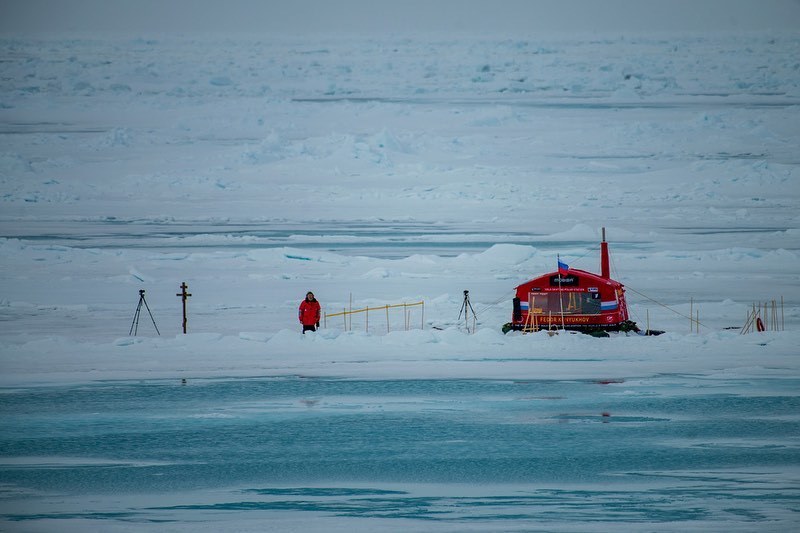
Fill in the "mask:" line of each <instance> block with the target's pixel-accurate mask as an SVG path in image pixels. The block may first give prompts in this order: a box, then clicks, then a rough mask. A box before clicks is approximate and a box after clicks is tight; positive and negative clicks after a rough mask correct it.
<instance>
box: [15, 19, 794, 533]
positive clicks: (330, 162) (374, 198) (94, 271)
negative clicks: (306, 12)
mask: <svg viewBox="0 0 800 533" xmlns="http://www.w3.org/2000/svg"><path fill="white" fill-rule="evenodd" d="M0 42H2V61H1V62H0V87H2V89H1V90H0V184H2V185H0V199H1V200H2V203H1V204H0V206H1V210H0V228H2V235H1V236H2V240H0V319H2V328H1V329H0V368H1V369H2V372H1V373H0V386H2V395H0V416H1V417H2V428H3V429H2V430H1V431H0V487H2V491H1V492H0V520H2V522H0V523H2V526H0V527H2V528H4V529H7V530H10V531H17V530H20V531H54V530H58V531H84V530H87V529H102V530H105V531H118V530H119V531H121V530H148V531H149V530H164V531H167V530H169V531H175V530H179V531H188V530H208V531H217V530H220V529H226V528H227V529H236V530H240V531H248V530H252V531H261V530H264V524H265V523H269V524H271V526H270V527H274V529H276V530H287V531H288V530H298V531H300V530H302V531H313V530H318V531H337V530H348V531H354V530H356V531H375V530H386V531H465V530H466V531H469V530H505V531H513V530H531V529H533V530H536V529H544V530H570V531H572V530H581V531H592V530H596V531H607V530H612V529H625V530H631V531H637V530H641V531H652V530H678V529H680V530H685V529H687V528H688V529H696V530H701V529H702V530H722V529H724V530H742V531H744V530H754V529H758V530H774V531H782V530H783V531H785V530H791V529H795V528H797V527H798V522H800V521H799V520H798V518H797V508H798V505H799V504H800V461H798V457H800V455H798V448H799V447H800V441H799V440H798V435H800V431H798V430H800V420H799V419H798V415H797V413H798V412H800V411H798V407H800V405H799V404H800V395H798V391H799V390H800V387H799V385H800V353H799V350H798V346H800V333H798V326H800V272H799V271H798V267H797V265H798V253H800V252H799V251H800V215H799V214H798V213H800V210H799V209H798V207H800V201H799V200H800V185H799V183H800V182H799V181H798V180H800V160H799V159H798V151H797V147H798V146H800V126H798V124H800V73H799V71H798V59H797V58H798V57H800V36H799V35H797V34H795V33H771V34H738V35H736V34H730V35H729V34H722V33H718V34H712V35H708V36H699V35H677V34H675V35H650V36H631V35H626V36H624V37H622V36H619V35H608V36H598V35H586V36H580V35H572V36H567V35H560V36H551V37H538V38H533V37H530V36H529V37H527V38H509V37H508V36H504V37H492V36H483V37H477V36H475V37H470V38H467V37H456V36H442V37H440V38H431V37H425V38H422V37H416V38H408V37H391V36H386V37H381V38H377V37H347V38H345V37H341V36H338V37H335V38H323V37H321V36H318V37H315V38H314V39H300V38H296V39H293V38H269V39H267V38H261V39H259V38H255V37H253V38H248V37H243V36H241V35H238V36H230V37H220V36H216V37H205V38H200V37H196V36H195V37H185V38H178V37H136V38H128V37H116V38H111V37H96V36H95V37H92V38H88V37H87V38H76V37H70V38H67V37H60V36H51V37H47V38H43V37H42V38H33V37H10V36H6V37H4V38H3V39H2V41H0ZM601 227H606V228H607V232H608V237H609V241H610V248H611V254H612V274H613V277H614V278H615V279H618V280H619V281H621V282H622V283H624V284H625V286H626V288H627V289H628V292H627V298H628V302H629V306H630V310H631V313H632V315H633V318H634V320H636V321H637V322H638V323H639V324H640V325H644V323H645V321H646V319H647V317H648V316H649V320H650V322H651V325H652V327H653V328H655V329H660V330H665V331H666V332H667V333H665V334H664V335H661V336H658V337H644V336H637V335H631V336H625V335H619V336H614V337H612V338H609V339H595V338H592V337H588V336H583V335H573V334H563V333H562V334H559V335H555V336H548V335H547V334H545V333H541V334H530V335H522V334H519V333H512V334H509V335H503V334H502V333H501V328H502V325H503V324H504V323H505V322H508V321H509V319H510V315H511V298H512V296H513V289H514V287H516V286H517V285H519V284H520V283H522V282H524V281H527V280H528V279H531V278H532V277H534V276H536V275H539V274H542V273H545V272H549V271H552V270H555V266H556V256H557V254H558V255H559V256H560V257H561V258H563V259H565V260H566V261H567V262H568V263H569V265H570V266H571V267H573V268H581V269H585V270H589V271H593V272H596V271H599V252H598V242H599V240H600V228H601ZM184 281H185V282H186V283H187V284H188V286H189V292H190V293H192V296H191V297H190V298H189V300H188V302H187V306H188V313H189V317H188V331H189V333H188V334H187V335H183V334H181V329H180V328H181V319H182V317H181V307H180V298H178V297H177V296H176V293H177V292H180V287H179V286H180V284H181V283H182V282H184ZM140 289H145V290H146V299H147V302H148V304H149V307H150V309H151V310H152V314H153V317H154V319H155V321H156V323H157V325H158V327H159V329H160V331H161V335H160V336H159V335H157V334H156V332H155V330H154V328H153V324H152V323H151V322H150V317H149V316H148V315H146V314H142V316H141V318H140V322H139V325H138V335H137V336H129V335H128V331H129V328H130V327H131V325H132V324H131V320H132V318H133V315H134V311H135V309H136V305H137V300H138V291H139V290H140ZM308 290H312V291H314V293H315V294H316V296H317V298H318V299H319V300H320V301H321V303H322V305H323V308H324V310H325V311H327V312H329V313H336V312H339V311H341V310H343V309H346V308H349V307H350V306H351V305H352V307H353V308H362V307H365V306H370V307H378V306H382V305H385V304H395V303H403V302H406V303H411V302H418V301H424V302H425V311H424V316H422V315H421V310H419V309H416V308H415V309H413V310H411V311H410V319H409V320H408V324H410V328H409V329H408V330H406V328H405V323H404V317H403V316H402V314H393V315H392V316H390V318H389V320H390V328H389V329H390V330H391V331H390V332H388V333H387V331H386V330H387V326H386V317H385V316H383V317H381V316H380V315H375V316H374V317H372V316H371V317H370V324H369V326H367V324H366V323H365V322H364V320H363V318H362V317H360V316H356V317H354V318H353V324H352V328H345V327H344V326H343V323H342V322H339V321H335V320H331V321H330V322H329V323H327V324H326V327H325V328H323V329H322V330H321V331H319V332H317V333H316V334H307V335H305V336H303V335H301V334H300V328H299V324H298V321H297V306H298V305H299V303H300V300H301V299H302V298H303V296H304V295H305V293H306V291H308ZM463 290H469V291H470V295H471V299H472V304H473V306H474V307H475V310H476V311H477V312H478V319H479V320H478V325H477V332H475V333H474V334H470V333H468V332H467V331H466V330H465V328H464V324H463V323H460V322H458V321H457V318H458V315H459V308H460V306H461V304H462V299H463V296H462V295H463ZM773 300H775V301H776V302H777V305H776V314H775V320H774V325H775V326H777V325H778V324H780V328H778V329H780V330H779V331H774V330H772V328H771V330H770V331H767V332H764V333H760V334H756V333H753V334H749V335H740V332H739V331H738V330H737V329H730V328H739V327H741V326H742V325H744V323H745V320H746V317H747V313H748V311H749V310H750V309H751V308H752V305H753V304H754V303H762V304H763V303H764V302H772V301H773ZM690 302H691V303H690ZM780 302H783V305H782V306H781V305H780ZM690 309H691V313H692V314H694V313H698V316H699V321H700V323H701V326H700V328H699V331H691V330H690V321H689V319H688V316H689V314H690ZM399 313H402V311H399ZM339 320H341V319H339ZM182 380H185V384H184V383H183V381H182Z"/></svg>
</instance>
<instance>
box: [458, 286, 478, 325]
mask: <svg viewBox="0 0 800 533" xmlns="http://www.w3.org/2000/svg"><path fill="white" fill-rule="evenodd" d="M470 311H472V331H473V332H474V331H475V321H476V320H477V319H478V315H476V314H475V309H473V308H472V304H471V303H470V301H469V291H464V303H462V304H461V310H460V311H459V312H458V319H459V320H461V314H462V313H463V314H464V323H465V324H466V326H467V333H469V312H470Z"/></svg>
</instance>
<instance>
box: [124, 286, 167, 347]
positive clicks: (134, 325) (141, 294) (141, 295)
mask: <svg viewBox="0 0 800 533" xmlns="http://www.w3.org/2000/svg"><path fill="white" fill-rule="evenodd" d="M142 304H144V306H145V308H146V309H147V314H149V315H150V320H152V321H153V327H154V328H156V333H158V334H159V336H160V335H161V332H160V331H158V326H156V319H155V318H153V313H151V312H150V306H149V305H147V300H145V299H144V289H139V305H137V306H136V312H135V313H134V314H133V322H132V323H131V330H130V331H129V332H128V335H133V336H136V334H137V333H138V332H139V315H140V314H141V313H142Z"/></svg>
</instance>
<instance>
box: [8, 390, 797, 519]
mask: <svg viewBox="0 0 800 533" xmlns="http://www.w3.org/2000/svg"><path fill="white" fill-rule="evenodd" d="M0 427H1V428H2V429H1V430H0V530H5V531H51V530H59V531H64V530H96V531H117V530H130V529H133V530H148V531H151V530H159V531H160V530H164V531H183V530H190V529H191V530H193V531H196V530H197V529H198V528H201V529H203V528H208V529H209V530H231V529H235V530H247V531H250V530H253V531H256V530H261V531H264V530H281V531H285V530H295V529H296V530H304V531H308V530H320V531H331V530H338V529H339V528H341V529H342V530H348V531H354V530H364V531H367V530H376V529H377V528H380V529H381V530H390V531H464V530H489V531H498V530H502V531H509V530H557V531H562V530H564V531H566V530H569V531H587V530H598V531H602V530H609V528H611V529H614V528H617V527H621V528H624V529H625V530H629V531H630V530H635V531H639V530H642V531H652V530H665V529H666V530H670V529H681V530H722V529H725V530H728V531H731V530H743V531H756V530H758V531H770V530H771V531H788V530H791V529H793V528H794V527H796V526H798V524H800V468H799V467H800V453H798V450H799V449H800V382H798V380H796V379H737V378H731V379H711V378H708V377H696V376H678V375H667V376H660V377H657V378H648V379H642V380H632V381H624V382H607V381H482V380H448V381H438V380H424V381H349V380H328V379H304V378H302V377H297V378H281V379H273V378H263V379H218V380H192V379H189V380H187V382H185V383H183V382H182V381H180V380H174V381H149V382H138V381H137V382H107V383H93V384H88V385H72V386H58V387H52V388H44V387H39V388H30V389H7V390H3V391H2V394H0Z"/></svg>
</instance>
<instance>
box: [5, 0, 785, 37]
mask: <svg viewBox="0 0 800 533" xmlns="http://www.w3.org/2000/svg"><path fill="white" fill-rule="evenodd" d="M787 29H788V30H792V29H794V30H800V0H0V32H2V33H51V32H59V31H68V32H118V33H123V32H124V33H129V32H133V33H148V32H153V33H163V32H179V33H189V32H226V33H228V32H246V33H267V34H269V33H293V34H296V33H303V32H308V33H323V32H324V33H365V32H380V33H383V32H393V33H394V32H396V33H404V32H427V33H430V32H440V31H448V32H466V33H477V32H489V33H496V32H509V33H515V34H518V33H525V32H543V31H598V32H602V31H615V32H617V31H629V32H632V31H676V30H677V31H715V30H723V31H748V30H787Z"/></svg>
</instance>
